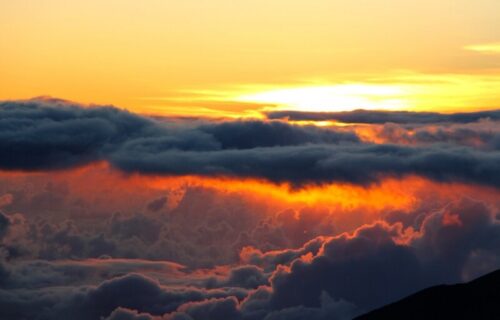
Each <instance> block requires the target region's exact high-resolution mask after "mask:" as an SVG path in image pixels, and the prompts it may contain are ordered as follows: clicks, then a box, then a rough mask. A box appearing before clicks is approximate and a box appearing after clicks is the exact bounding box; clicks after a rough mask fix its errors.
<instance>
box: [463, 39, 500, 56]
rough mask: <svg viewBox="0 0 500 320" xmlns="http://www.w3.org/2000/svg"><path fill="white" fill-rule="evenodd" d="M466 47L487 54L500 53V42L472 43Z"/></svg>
mask: <svg viewBox="0 0 500 320" xmlns="http://www.w3.org/2000/svg"><path fill="white" fill-rule="evenodd" d="M465 49H466V50H470V51H476V52H480V53H486V54H499V53H500V42H496V43H486V44H477V45H471V46H466V47H465Z"/></svg>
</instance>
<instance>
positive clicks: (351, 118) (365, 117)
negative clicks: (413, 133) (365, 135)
mask: <svg viewBox="0 0 500 320" xmlns="http://www.w3.org/2000/svg"><path fill="white" fill-rule="evenodd" d="M266 115H267V117H268V118H269V119H289V120H293V121H339V122H343V123H367V124H383V123H389V122H390V123H399V124H435V123H444V122H447V123H471V122H477V121H479V120H481V119H491V120H495V121H496V120H500V110H491V111H479V112H470V113H451V114H444V113H437V112H412V111H382V110H354V111H343V112H306V111H287V110H284V111H272V112H268V113H266Z"/></svg>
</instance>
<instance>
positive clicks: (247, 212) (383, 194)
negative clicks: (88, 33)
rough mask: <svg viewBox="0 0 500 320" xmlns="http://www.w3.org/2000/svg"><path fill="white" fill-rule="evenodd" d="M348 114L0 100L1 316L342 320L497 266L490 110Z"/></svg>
mask: <svg viewBox="0 0 500 320" xmlns="http://www.w3.org/2000/svg"><path fill="white" fill-rule="evenodd" d="M352 116H356V117H358V116H363V117H365V119H368V120H365V121H367V122H369V124H368V125H362V126H360V125H353V126H347V127H316V126H299V125H294V124H291V123H289V122H287V121H281V120H280V121H275V120H273V121H269V120H239V121H236V120H231V121H229V120H227V121H222V120H218V121H209V120H199V119H198V120H196V121H192V120H179V119H170V118H163V119H153V118H149V117H143V116H139V115H136V114H133V113H130V112H126V111H123V110H120V109H117V108H114V107H99V106H97V107H82V106H80V105H77V104H73V103H69V102H65V101H60V100H29V101H10V102H2V103H0V169H1V171H0V318H2V319H7V320H10V319H41V320H44V319H67V318H71V319H77V320H79V319H81V320H93V319H107V320H125V319H127V320H160V319H161V320H174V319H175V320H206V319H217V320H218V319H228V320H232V319H235V320H279V319H311V320H316V319H321V320H326V319H339V320H340V319H346V320H347V319H352V318H353V317H355V316H357V315H360V314H363V313H365V312H368V311H370V310H373V309H374V308H378V307H380V306H382V305H385V304H387V303H390V302H393V301H395V300H398V299H400V298H402V297H404V296H406V295H408V294H411V293H413V292H415V291H417V290H421V289H423V288H425V287H428V286H431V285H436V284H442V283H456V282H462V281H467V280H471V279H473V278H475V277H478V276H480V275H482V274H484V273H487V272H490V271H492V270H495V269H498V268H500V249H499V248H500V221H499V217H500V200H499V199H500V197H499V190H500V179H499V177H500V148H499V146H500V144H499V143H498V141H500V140H499V139H498V137H499V130H498V121H497V120H498V119H497V118H495V117H496V113H495V112H491V113H476V114H468V115H464V114H459V115H456V114H455V115H450V116H444V115H438V114H432V113H431V114H418V113H374V114H373V115H369V114H366V112H365V113H361V112H353V113H352V114H349V117H352ZM446 117H447V118H446ZM484 118H488V119H484ZM350 119H353V118H350ZM374 119H375V120H374ZM377 119H378V120H377ZM381 119H385V120H381ZM387 119H393V121H391V122H395V123H385V122H387V121H386V120H387ZM356 122H358V121H356ZM132 173H137V174H132ZM185 176H190V177H185ZM192 176H194V177H192ZM227 177H230V178H231V179H226V178H227ZM209 178H210V179H209ZM240 178H249V179H248V180H240ZM193 181H195V182H196V181H198V183H195V182H193ZM281 182H283V183H286V184H287V185H288V184H289V185H290V186H291V188H288V189H287V185H276V183H281ZM238 183H239V187H238V188H236V187H235V185H237V184H238ZM322 193H324V194H322ZM283 195H285V196H284V197H285V199H283ZM318 195H322V196H323V197H318ZM330 198H331V199H330ZM325 199H327V200H328V201H326V200H325ZM347 200H352V201H347ZM354 200H356V201H354ZM322 201H323V202H322Z"/></svg>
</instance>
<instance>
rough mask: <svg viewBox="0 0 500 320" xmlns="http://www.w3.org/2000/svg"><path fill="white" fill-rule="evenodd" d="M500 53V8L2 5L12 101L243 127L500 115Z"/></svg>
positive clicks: (4, 87)
mask: <svg viewBox="0 0 500 320" xmlns="http://www.w3.org/2000/svg"><path fill="white" fill-rule="evenodd" d="M499 43H500V1H498V0H474V1H471V0H439V1H436V0H419V1H414V0H411V1H410V0H349V1H346V0H342V1H339V0H146V1H137V0H106V1H102V0H99V1H97V0H86V1H83V0H81V1H77V0H75V1H63V0H31V1H28V0H16V1H12V0H0V70H1V76H0V99H21V98H29V97H33V96H39V95H51V96H55V97H60V98H65V99H70V100H75V101H80V102H84V103H91V102H93V103H110V104H115V105H118V106H122V107H126V108H129V109H132V110H136V111H143V112H150V113H164V114H169V113H175V114H205V115H218V114H220V115H234V116H238V115H243V114H246V115H248V114H253V113H254V112H255V111H256V110H260V109H261V108H265V107H266V106H267V108H269V107H271V106H275V107H279V108H295V109H301V110H302V109H305V110H345V109H352V108H356V107H362V108H386V109H387V108H389V109H418V110H429V109H432V110H436V109H437V110H442V111H452V110H475V109H480V108H496V107H498V105H500V103H499V102H500V50H499V48H500V45H499ZM308 101H311V103H308Z"/></svg>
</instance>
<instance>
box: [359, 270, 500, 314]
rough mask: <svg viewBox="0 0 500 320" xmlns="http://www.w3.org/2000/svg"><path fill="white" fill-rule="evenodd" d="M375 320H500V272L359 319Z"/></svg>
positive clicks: (413, 297) (433, 290) (436, 289)
mask: <svg viewBox="0 0 500 320" xmlns="http://www.w3.org/2000/svg"><path fill="white" fill-rule="evenodd" d="M372 319H405V320H407V319H426V320H428V319H500V270H497V271H495V272H492V273H490V274H487V275H485V276H483V277H481V278H478V279H476V280H474V281H471V282H468V283H464V284H455V285H440V286H435V287H431V288H428V289H425V290H422V291H420V292H417V293H415V294H413V295H411V296H409V297H406V298H404V299H402V300H400V301H398V302H395V303H392V304H389V305H387V306H384V307H382V308H380V309H377V310H374V311H372V312H369V313H367V314H364V315H362V316H360V317H358V318H356V320H372Z"/></svg>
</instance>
